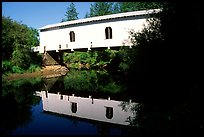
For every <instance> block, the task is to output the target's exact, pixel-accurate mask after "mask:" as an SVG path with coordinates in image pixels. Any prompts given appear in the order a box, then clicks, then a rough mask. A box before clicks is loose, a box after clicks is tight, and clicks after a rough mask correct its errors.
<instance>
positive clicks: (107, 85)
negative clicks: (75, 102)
mask: <svg viewBox="0 0 204 137" xmlns="http://www.w3.org/2000/svg"><path fill="white" fill-rule="evenodd" d="M64 87H65V90H71V91H83V92H90V91H91V92H102V93H119V92H121V91H122V90H123V88H122V86H121V85H120V84H119V83H116V82H114V81H113V79H112V77H111V76H110V75H109V74H108V73H107V72H105V71H96V70H89V71H87V70H81V71H76V70H72V71H70V73H68V74H67V75H66V76H65V77H64Z"/></svg>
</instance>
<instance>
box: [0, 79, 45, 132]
mask: <svg viewBox="0 0 204 137" xmlns="http://www.w3.org/2000/svg"><path fill="white" fill-rule="evenodd" d="M39 82H41V81H40V80H39V79H36V80H35V81H34V80H31V81H28V80H16V81H13V82H11V83H8V82H7V83H2V102H1V105H2V106H1V108H2V113H1V114H2V122H1V133H2V134H5V135H6V134H10V133H12V131H14V130H15V129H16V128H18V127H21V126H25V125H27V124H28V123H29V122H30V121H31V120H32V112H31V107H32V106H33V105H36V104H38V103H39V102H40V97H35V96H34V95H33V94H34V91H35V88H33V87H36V88H38V86H36V85H38V84H39Z"/></svg>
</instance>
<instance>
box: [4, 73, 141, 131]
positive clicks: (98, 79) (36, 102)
mask: <svg viewBox="0 0 204 137" xmlns="http://www.w3.org/2000/svg"><path fill="white" fill-rule="evenodd" d="M2 87H3V89H2V101H3V104H4V105H3V109H2V110H4V111H3V117H4V118H3V122H2V123H3V124H2V125H3V127H2V133H3V134H7V135H45V134H46V135H51V134H52V135H53V134H56V135H64V134H65V135H84V134H85V135H104V134H105V135H121V134H128V133H129V130H132V126H131V120H132V119H133V118H134V117H135V115H136V111H135V110H134V109H133V108H134V107H135V106H136V105H138V103H136V102H134V99H133V98H131V97H129V96H128V95H127V94H126V93H125V90H126V87H125V85H123V84H122V83H121V80H120V79H119V78H117V77H114V76H111V75H110V74H109V73H108V72H106V71H96V70H89V71H87V70H81V71H76V70H72V71H70V72H69V73H68V74H67V75H65V76H61V77H55V78H49V79H46V78H32V79H31V78H30V79H21V80H13V81H10V82H4V83H2Z"/></svg>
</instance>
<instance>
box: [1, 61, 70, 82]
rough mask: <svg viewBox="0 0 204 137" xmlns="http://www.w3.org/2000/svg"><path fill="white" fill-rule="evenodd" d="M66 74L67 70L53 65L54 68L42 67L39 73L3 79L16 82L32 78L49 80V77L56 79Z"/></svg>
mask: <svg viewBox="0 0 204 137" xmlns="http://www.w3.org/2000/svg"><path fill="white" fill-rule="evenodd" d="M67 72H68V69H67V68H66V67H63V66H60V65H55V66H46V67H43V68H42V69H41V70H40V71H37V72H32V73H23V74H11V75H10V76H7V77H5V78H4V79H5V80H16V79H24V78H33V77H42V78H50V77H58V76H62V75H66V74H67Z"/></svg>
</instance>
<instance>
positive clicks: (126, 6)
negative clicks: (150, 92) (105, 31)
mask: <svg viewBox="0 0 204 137" xmlns="http://www.w3.org/2000/svg"><path fill="white" fill-rule="evenodd" d="M161 6H162V5H161V3H159V2H94V3H93V4H91V7H90V12H89V13H86V15H85V18H88V17H95V16H102V15H109V14H116V13H122V12H130V11H138V10H145V9H156V8H160V7H161Z"/></svg>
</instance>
